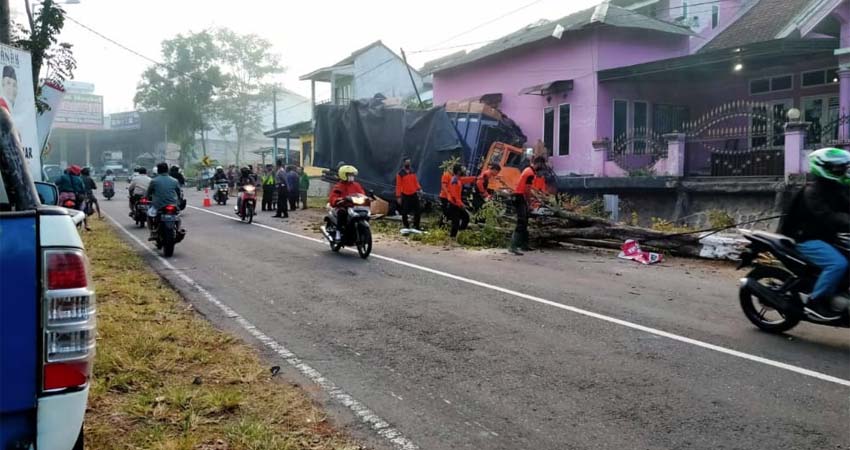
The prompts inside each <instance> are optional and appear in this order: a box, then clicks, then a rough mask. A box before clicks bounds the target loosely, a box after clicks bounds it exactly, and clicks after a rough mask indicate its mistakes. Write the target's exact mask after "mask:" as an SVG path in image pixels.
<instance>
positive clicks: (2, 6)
mask: <svg viewBox="0 0 850 450" xmlns="http://www.w3.org/2000/svg"><path fill="white" fill-rule="evenodd" d="M11 43H12V8H11V7H10V6H9V0H0V44H6V45H9V44H11Z"/></svg>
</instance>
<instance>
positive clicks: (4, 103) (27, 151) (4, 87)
mask: <svg viewBox="0 0 850 450" xmlns="http://www.w3.org/2000/svg"><path fill="white" fill-rule="evenodd" d="M0 67H2V79H0V108H5V109H6V110H8V111H9V113H10V114H11V115H12V119H13V120H14V121H15V126H16V128H17V129H18V133H19V138H20V140H21V147H22V149H23V151H24V157H25V158H26V159H27V162H28V163H29V167H30V175H32V178H33V180H35V181H41V179H42V177H41V147H40V146H39V145H38V127H37V126H36V121H35V118H36V112H35V92H34V90H33V85H32V57H31V56H30V54H29V52H26V51H24V50H21V49H18V48H14V47H9V46H8V45H2V44H0Z"/></svg>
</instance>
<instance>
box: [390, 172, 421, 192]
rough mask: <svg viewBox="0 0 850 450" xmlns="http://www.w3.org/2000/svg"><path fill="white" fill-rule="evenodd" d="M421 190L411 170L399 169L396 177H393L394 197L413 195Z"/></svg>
mask: <svg viewBox="0 0 850 450" xmlns="http://www.w3.org/2000/svg"><path fill="white" fill-rule="evenodd" d="M420 190H422V186H420V185H419V179H418V178H416V173H415V172H413V171H412V170H408V169H401V170H400V171H399V172H398V175H396V176H395V196H396V197H401V196H402V195H415V194H416V193H417V192H419V191H420Z"/></svg>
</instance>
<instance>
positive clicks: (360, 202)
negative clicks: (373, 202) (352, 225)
mask: <svg viewBox="0 0 850 450" xmlns="http://www.w3.org/2000/svg"><path fill="white" fill-rule="evenodd" d="M351 202H352V203H354V204H355V205H365V204H366V197H361V196H358V197H354V198H352V199H351Z"/></svg>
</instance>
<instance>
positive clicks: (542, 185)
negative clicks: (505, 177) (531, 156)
mask: <svg viewBox="0 0 850 450" xmlns="http://www.w3.org/2000/svg"><path fill="white" fill-rule="evenodd" d="M531 187H533V188H534V189H537V190H538V191H540V192H548V191H547V188H546V178H543V177H538V176H535V177H534V182H533V183H531Z"/></svg>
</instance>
